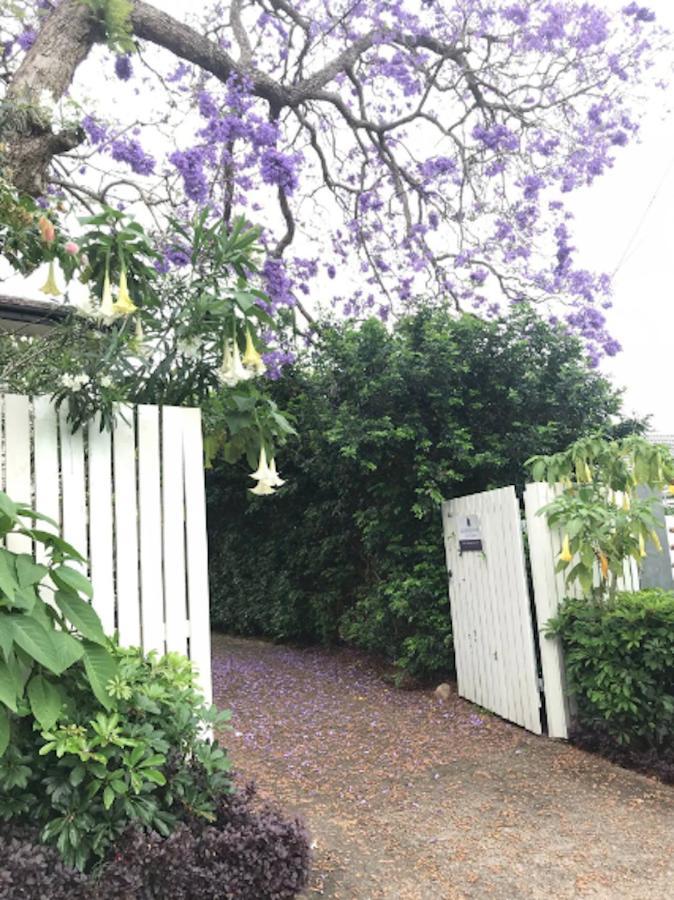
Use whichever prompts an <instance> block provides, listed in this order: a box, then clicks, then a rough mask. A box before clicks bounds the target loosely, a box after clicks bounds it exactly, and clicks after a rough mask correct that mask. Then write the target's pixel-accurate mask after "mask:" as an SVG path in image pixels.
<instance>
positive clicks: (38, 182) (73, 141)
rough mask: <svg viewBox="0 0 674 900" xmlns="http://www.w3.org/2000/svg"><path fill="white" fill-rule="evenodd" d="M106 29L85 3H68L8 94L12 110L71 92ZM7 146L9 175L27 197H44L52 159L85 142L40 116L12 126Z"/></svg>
mask: <svg viewBox="0 0 674 900" xmlns="http://www.w3.org/2000/svg"><path fill="white" fill-rule="evenodd" d="M102 36H103V35H102V32H101V28H100V26H99V25H98V23H97V22H96V20H95V19H94V18H93V17H92V15H91V12H90V10H89V8H88V7H87V6H85V5H84V4H83V3H81V2H80V0H65V2H64V3H62V4H61V5H60V6H58V7H57V8H56V9H55V10H54V12H53V13H52V14H51V15H50V16H49V17H48V18H47V19H46V21H45V23H44V25H43V27H42V28H41V29H40V32H39V34H38V38H37V40H36V41H35V43H34V44H33V46H32V47H31V49H30V50H29V51H28V53H27V54H26V56H25V58H24V59H23V61H22V63H21V65H20V66H19V68H18V69H17V71H16V73H15V74H14V77H13V78H12V81H11V83H10V85H9V88H8V90H7V96H6V98H5V99H6V102H7V104H8V106H10V107H11V106H14V107H15V108H16V109H21V107H24V106H30V105H32V106H34V105H36V104H37V102H38V100H39V97H40V94H41V93H42V91H44V90H49V91H51V94H52V96H53V97H54V98H55V99H57V100H58V99H60V98H61V97H62V96H63V94H64V93H65V92H66V91H67V90H68V88H69V87H70V84H71V82H72V80H73V77H74V75H75V72H76V71H77V68H78V66H79V65H80V64H81V63H82V62H84V60H85V59H86V57H87V56H88V54H89V51H90V50H91V48H92V47H93V45H94V44H95V43H96V41H97V40H100V39H101V38H102ZM3 137H4V139H5V141H6V143H7V158H8V166H7V169H8V175H9V178H10V180H11V181H13V182H14V184H15V186H16V187H17V188H18V189H19V190H20V191H22V192H25V193H29V194H41V193H43V192H44V190H45V188H46V186H47V181H48V172H49V166H50V163H51V160H52V158H53V157H54V156H57V155H58V154H59V153H64V152H66V151H67V150H71V149H72V148H73V147H76V146H77V144H78V143H80V142H81V141H82V139H83V134H82V133H80V132H71V133H60V134H54V132H53V131H52V130H51V129H50V128H48V127H46V126H45V125H44V123H41V122H40V121H39V120H36V118H35V117H31V116H28V117H23V120H22V124H21V126H20V127H16V126H15V125H14V124H13V122H12V121H10V122H9V125H8V133H6V134H5V135H3Z"/></svg>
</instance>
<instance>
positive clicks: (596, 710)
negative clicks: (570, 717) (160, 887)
mask: <svg viewBox="0 0 674 900" xmlns="http://www.w3.org/2000/svg"><path fill="white" fill-rule="evenodd" d="M549 630H550V632H551V633H552V634H556V635H559V637H561V639H562V642H563V645H564V659H565V664H566V671H567V677H568V681H569V686H570V688H571V691H572V692H573V695H574V697H575V700H576V704H577V710H578V720H579V723H580V725H581V726H583V727H585V728H589V729H590V730H592V731H595V732H598V733H602V732H606V733H608V734H609V735H610V736H611V737H612V738H613V739H614V740H616V741H618V742H619V743H621V744H630V745H635V746H636V747H640V748H663V747H666V746H670V747H671V746H672V743H673V738H672V736H673V735H674V594H672V593H667V592H664V591H659V590H644V591H639V592H637V593H634V594H627V593H624V594H618V595H617V596H615V597H614V598H613V599H611V600H609V601H608V602H606V603H604V604H590V603H588V602H587V601H586V600H571V599H567V600H565V602H564V604H563V605H562V607H561V609H560V612H559V614H558V616H557V617H556V618H555V619H554V620H553V621H552V622H551V623H549Z"/></svg>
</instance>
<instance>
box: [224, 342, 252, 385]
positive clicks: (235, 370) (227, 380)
mask: <svg viewBox="0 0 674 900" xmlns="http://www.w3.org/2000/svg"><path fill="white" fill-rule="evenodd" d="M252 376H253V373H252V372H249V371H248V369H246V368H245V367H244V365H243V363H242V362H241V353H240V352H239V345H238V344H237V342H236V341H235V340H234V341H232V340H231V339H230V338H226V339H225V343H224V346H223V351H222V364H221V366H220V368H219V369H218V378H219V379H220V381H222V383H223V384H226V385H227V387H236V385H237V384H238V383H239V382H240V381H246V380H247V379H249V378H252Z"/></svg>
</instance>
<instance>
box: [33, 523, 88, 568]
mask: <svg viewBox="0 0 674 900" xmlns="http://www.w3.org/2000/svg"><path fill="white" fill-rule="evenodd" d="M24 534H27V535H28V537H30V538H32V539H33V540H34V541H38V542H39V543H41V544H45V545H46V546H47V547H53V548H54V550H56V551H58V552H59V553H60V554H61V555H62V556H68V557H70V559H76V560H78V561H79V562H84V561H85V560H84V557H83V556H82V555H81V553H79V551H78V550H76V549H75V548H74V547H73V545H72V544H69V543H68V541H64V540H63V538H62V537H59V536H58V535H57V534H52V533H51V531H43V530H42V529H40V528H26V529H24Z"/></svg>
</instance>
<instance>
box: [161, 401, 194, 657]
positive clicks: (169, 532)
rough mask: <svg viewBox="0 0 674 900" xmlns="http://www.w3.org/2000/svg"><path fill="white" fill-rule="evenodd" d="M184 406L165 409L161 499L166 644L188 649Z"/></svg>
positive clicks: (180, 649) (181, 651) (183, 650)
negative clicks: (162, 510) (182, 415)
mask: <svg viewBox="0 0 674 900" xmlns="http://www.w3.org/2000/svg"><path fill="white" fill-rule="evenodd" d="M181 412H182V410H180V409H177V408H176V407H172V406H165V407H164V408H163V409H162V468H163V479H162V501H163V509H164V523H163V529H164V609H165V611H166V647H167V649H168V650H175V651H177V652H178V653H187V651H188V641H187V630H188V623H187V597H186V593H185V498H184V485H183V477H184V474H183V441H182V427H181V417H180V414H181Z"/></svg>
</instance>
